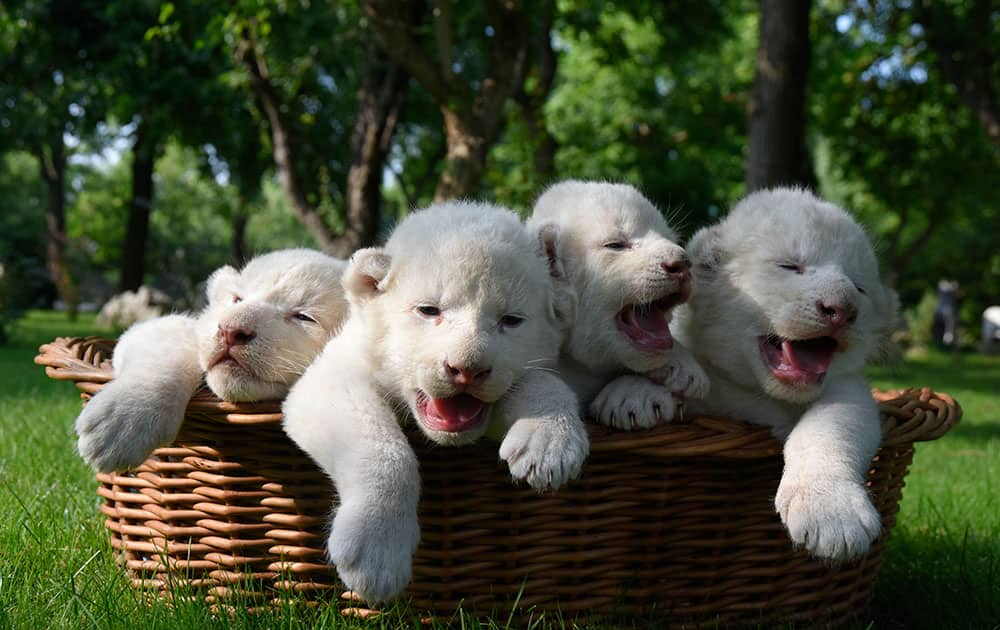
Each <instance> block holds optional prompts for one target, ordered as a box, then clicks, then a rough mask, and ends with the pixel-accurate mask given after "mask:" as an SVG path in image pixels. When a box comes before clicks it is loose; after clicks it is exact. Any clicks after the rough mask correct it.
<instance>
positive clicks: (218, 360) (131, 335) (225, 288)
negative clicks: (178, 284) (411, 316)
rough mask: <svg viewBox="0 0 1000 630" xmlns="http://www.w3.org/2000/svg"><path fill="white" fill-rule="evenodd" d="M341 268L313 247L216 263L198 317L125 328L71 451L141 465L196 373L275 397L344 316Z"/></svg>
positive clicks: (217, 384)
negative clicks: (109, 377) (236, 264)
mask: <svg viewBox="0 0 1000 630" xmlns="http://www.w3.org/2000/svg"><path fill="white" fill-rule="evenodd" d="M345 267H346V263H345V262H344V261H342V260H339V259H336V258H331V257H329V256H326V255H325V254H321V253H320V252H317V251H312V250H307V249H291V250H282V251H278V252H273V253H270V254H266V255H263V256H259V257H257V258H254V259H253V260H251V261H250V262H249V263H247V265H246V267H244V269H243V270H242V271H237V270H236V269H234V268H232V267H229V266H226V267H222V268H220V269H218V270H216V271H215V272H214V273H213V274H212V276H211V278H209V281H208V287H207V293H208V299H209V303H208V306H207V307H206V308H205V310H204V311H203V312H202V313H200V314H199V315H197V316H192V315H168V316H165V317H160V318H157V319H152V320H148V321H145V322H141V323H139V324H136V325H134V326H132V327H131V328H129V329H128V330H127V331H126V332H125V334H123V335H122V337H121V339H120V340H119V341H118V344H117V345H116V347H115V353H114V357H113V359H112V367H113V370H114V376H115V378H114V380H113V381H111V382H110V383H108V384H107V385H105V386H104V388H103V389H102V390H101V391H100V392H99V393H98V394H97V395H96V396H94V398H93V399H92V400H91V401H90V402H89V403H88V404H87V406H86V407H84V409H83V411H82V412H81V413H80V416H79V417H78V418H77V421H76V431H77V434H78V435H79V442H78V449H79V451H80V454H81V455H82V456H83V458H84V459H85V460H86V461H87V462H89V463H90V464H91V465H92V466H93V467H94V468H96V469H97V470H99V471H105V472H106V471H111V470H116V469H120V468H126V467H130V466H136V465H138V464H141V463H142V462H143V461H145V459H146V458H147V457H148V456H149V454H150V453H151V452H152V451H153V449H155V448H156V447H157V446H159V445H161V444H165V443H168V442H170V441H171V440H172V439H173V438H174V436H176V435H177V431H178V430H179V429H180V425H181V422H182V421H183V419H184V410H185V408H186V407H187V404H188V401H189V400H190V399H191V396H192V394H194V392H195V390H196V389H197V388H198V386H199V384H200V383H201V382H202V378H203V377H204V378H205V380H206V381H207V383H208V386H209V387H210V388H211V389H212V391H213V392H215V394H216V395H218V396H219V397H220V398H222V399H224V400H229V401H251V400H268V399H279V398H281V397H283V396H284V395H285V394H286V393H287V392H288V388H289V387H291V385H292V383H293V382H294V381H295V380H296V379H297V378H298V377H299V375H301V374H302V372H303V371H304V370H305V368H306V366H307V365H309V363H310V362H311V361H312V360H313V358H314V357H315V356H316V355H317V354H318V353H319V351H320V350H321V349H322V348H323V346H324V345H325V344H326V342H327V341H328V340H329V339H330V337H331V336H332V335H333V334H335V332H336V330H337V329H338V328H339V327H340V324H341V322H342V320H343V318H344V316H345V315H346V312H347V302H346V301H345V300H344V296H343V289H342V287H341V284H340V275H341V274H342V273H343V270H344V268H345Z"/></svg>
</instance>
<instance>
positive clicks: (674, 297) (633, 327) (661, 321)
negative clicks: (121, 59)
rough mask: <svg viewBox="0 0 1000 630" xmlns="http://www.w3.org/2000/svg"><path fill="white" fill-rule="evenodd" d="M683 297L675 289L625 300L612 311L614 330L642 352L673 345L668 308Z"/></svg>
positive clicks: (678, 302) (658, 349) (664, 348)
mask: <svg viewBox="0 0 1000 630" xmlns="http://www.w3.org/2000/svg"><path fill="white" fill-rule="evenodd" d="M685 297H686V296H685V295H684V294H683V293H681V292H677V293H671V294H670V295H667V296H665V297H662V298H660V299H659V300H656V301H655V302H648V303H646V304H629V305H628V306H626V307H625V308H623V309H622V310H620V311H618V314H617V315H615V323H616V324H617V325H618V330H620V331H621V332H622V334H624V335H625V336H626V337H627V338H628V340H629V341H630V342H632V345H633V346H635V347H636V348H637V349H638V350H641V351H643V352H656V351H661V350H669V349H670V348H673V347H674V338H673V336H672V335H671V334H670V327H669V326H668V325H667V318H668V317H669V316H670V309H672V308H673V307H675V306H677V305H678V304H680V303H681V302H683V301H684V300H685Z"/></svg>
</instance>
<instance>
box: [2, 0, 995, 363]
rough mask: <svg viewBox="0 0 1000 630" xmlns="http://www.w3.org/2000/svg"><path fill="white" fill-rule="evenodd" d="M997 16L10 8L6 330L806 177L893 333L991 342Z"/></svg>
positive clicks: (173, 302) (534, 8)
mask: <svg viewBox="0 0 1000 630" xmlns="http://www.w3.org/2000/svg"><path fill="white" fill-rule="evenodd" d="M994 5H995V3H994V2H990V1H987V0H965V1H958V0H955V1H948V0H894V1H889V0H857V1H834V0H815V1H813V2H809V1H807V0H760V1H759V2H758V1H752V2H751V1H747V0H675V1H672V2H653V1H642V0H639V1H633V2H627V3H625V2H621V3H611V2H595V1H588V0H558V1H553V0H538V1H533V2H523V3H522V2H515V1H513V0H484V1H483V2H474V3H472V2H449V1H447V0H361V1H360V2H353V1H352V2H347V1H343V2H341V1H333V0H327V1H324V0H233V1H229V2H216V1H212V0H176V1H174V2H154V1H151V0H121V1H114V0H112V1H103V2H97V1H92V0H79V1H70V0H24V1H17V0H15V1H5V2H3V3H0V339H2V338H3V336H4V335H3V331H5V330H9V329H10V327H11V326H12V325H13V323H14V322H16V321H17V319H18V318H19V317H20V316H22V315H23V314H24V313H25V312H26V311H27V310H28V309H38V308H43V309H47V308H58V309H60V310H66V311H68V312H69V313H70V315H71V316H73V315H75V313H76V312H78V311H84V312H87V311H95V310H97V309H100V308H101V307H102V306H105V305H106V304H107V303H108V301H109V300H110V299H112V298H113V296H116V295H118V294H120V293H122V292H123V291H137V290H139V289H140V288H141V287H145V288H143V289H142V292H141V293H133V294H130V295H131V296H132V297H131V298H129V299H131V300H132V302H128V303H126V302H122V300H123V299H124V298H118V302H112V304H111V305H109V306H106V307H105V311H106V312H105V314H104V320H103V324H104V325H112V326H117V327H119V328H120V327H122V326H125V325H127V324H128V323H129V321H128V320H129V318H134V317H137V316H138V315H136V314H135V313H137V312H140V311H141V309H140V308H139V307H138V306H136V304H139V303H141V305H142V307H143V308H146V307H148V308H149V309H151V310H149V311H148V312H149V313H153V314H155V313H158V312H163V311H164V310H166V309H171V308H191V307H194V306H196V305H197V302H198V295H199V287H200V283H202V282H203V280H204V279H205V278H206V277H207V275H208V274H209V272H210V271H211V270H212V269H214V268H216V267H218V266H220V265H222V264H226V263H235V264H239V263H240V262H241V261H243V260H244V259H245V258H246V257H248V256H251V255H253V254H255V253H258V252H264V251H268V250H271V249H275V248H278V247H286V246H302V245H306V246H314V247H320V248H323V249H325V250H327V251H330V252H332V253H335V254H337V255H341V256H345V255H347V254H349V253H350V252H351V251H353V250H354V249H356V248H358V247H363V246H367V245H370V244H372V243H373V242H376V241H377V240H378V239H379V237H380V235H383V234H384V233H385V232H386V230H387V229H388V228H389V227H390V226H391V225H392V224H393V223H394V222H395V221H396V220H397V219H398V218H399V217H400V216H401V215H403V214H405V213H406V212H409V211H410V210H411V209H413V208H416V207H420V206H423V205H425V204H427V203H429V202H431V201H432V200H441V199H446V198H451V197H475V198H482V199H486V200H491V201H495V202H499V203H502V204H507V205H510V206H511V207H514V208H516V209H518V210H519V211H521V212H524V211H526V210H528V209H529V208H530V204H531V202H532V200H533V199H534V198H535V197H536V196H537V194H538V193H539V192H540V191H541V190H542V189H543V188H544V187H545V186H546V185H547V184H549V183H552V182H554V181H557V180H559V179H564V178H569V177H574V178H597V179H610V180H616V181H625V182H629V183H631V184H634V185H636V186H638V187H639V188H640V189H642V190H643V191H644V192H645V193H646V195H647V196H649V197H650V198H651V200H653V201H654V203H656V204H657V205H658V206H659V207H660V208H661V209H662V210H663V211H664V212H665V214H666V215H667V216H668V217H669V218H670V219H671V221H672V222H673V223H674V224H675V226H677V227H678V228H679V230H680V231H681V232H682V233H683V234H684V235H685V236H689V235H690V234H691V233H692V232H693V231H694V230H695V229H697V228H698V227H700V226H701V225H704V224H705V223H708V222H712V221H714V220H715V219H717V218H718V217H720V216H722V215H723V214H724V213H725V212H726V211H727V209H728V208H729V207H731V206H732V205H733V204H734V203H735V202H736V201H737V200H738V199H739V198H740V197H741V196H742V195H744V194H745V193H747V192H749V191H752V190H754V189H757V188H761V187H766V186H771V185H776V184H799V185H804V186H808V187H811V188H813V189H815V190H816V191H817V192H819V193H820V194H821V195H823V196H825V197H827V198H829V199H830V200H832V201H834V202H836V203H838V204H840V205H843V206H845V207H847V208H849V209H851V210H852V211H853V212H854V213H855V214H856V216H858V217H859V219H861V221H862V222H863V223H864V224H865V225H866V226H867V227H868V228H869V230H870V231H871V233H872V235H873V237H874V238H875V240H876V244H877V248H878V251H879V254H880V257H881V261H882V265H883V271H884V273H885V275H886V277H887V279H888V281H889V282H890V283H891V284H892V285H893V286H894V287H895V288H896V289H897V291H898V292H899V295H900V298H901V302H902V304H903V307H904V309H905V311H906V322H905V326H903V328H904V330H902V331H901V332H900V333H899V335H898V340H899V341H901V342H903V343H905V344H910V345H918V346H920V345H930V344H933V343H938V344H940V345H944V346H947V347H950V348H960V347H965V348H972V347H975V346H979V347H980V349H982V350H992V349H993V348H995V347H996V346H997V345H998V343H1000V340H998V342H995V343H992V344H990V343H985V342H984V341H983V337H984V336H985V337H990V336H991V335H998V333H997V331H998V330H1000V312H998V311H993V313H994V315H995V316H996V317H997V325H996V326H993V327H990V325H989V321H987V320H985V319H983V314H984V311H986V309H987V308H988V307H989V306H991V305H994V304H1000V207H998V200H1000V199H998V198H1000V177H998V176H1000V159H998V150H1000V64H998V61H997V57H998V55H1000V17H998V15H1000V13H998V8H997V7H996V6H994ZM128 304H132V306H129V305H128ZM115 309H117V311H116V310H115ZM142 312H146V311H142ZM115 313H118V315H116V314H115ZM129 313H131V314H129ZM115 317H119V319H115ZM100 321H101V320H99V322H100Z"/></svg>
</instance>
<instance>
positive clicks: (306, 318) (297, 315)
mask: <svg viewBox="0 0 1000 630" xmlns="http://www.w3.org/2000/svg"><path fill="white" fill-rule="evenodd" d="M292 317H294V318H295V319H297V320H299V321H300V322H311V323H313V324H315V323H316V320H315V319H313V318H312V317H309V316H308V315H306V314H305V313H295V314H294V315H292Z"/></svg>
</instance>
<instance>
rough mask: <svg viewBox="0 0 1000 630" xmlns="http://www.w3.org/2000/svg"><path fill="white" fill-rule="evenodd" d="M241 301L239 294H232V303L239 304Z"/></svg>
mask: <svg viewBox="0 0 1000 630" xmlns="http://www.w3.org/2000/svg"><path fill="white" fill-rule="evenodd" d="M242 301H243V298H241V297H240V296H238V295H234V296H233V304H239V303H240V302H242Z"/></svg>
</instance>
